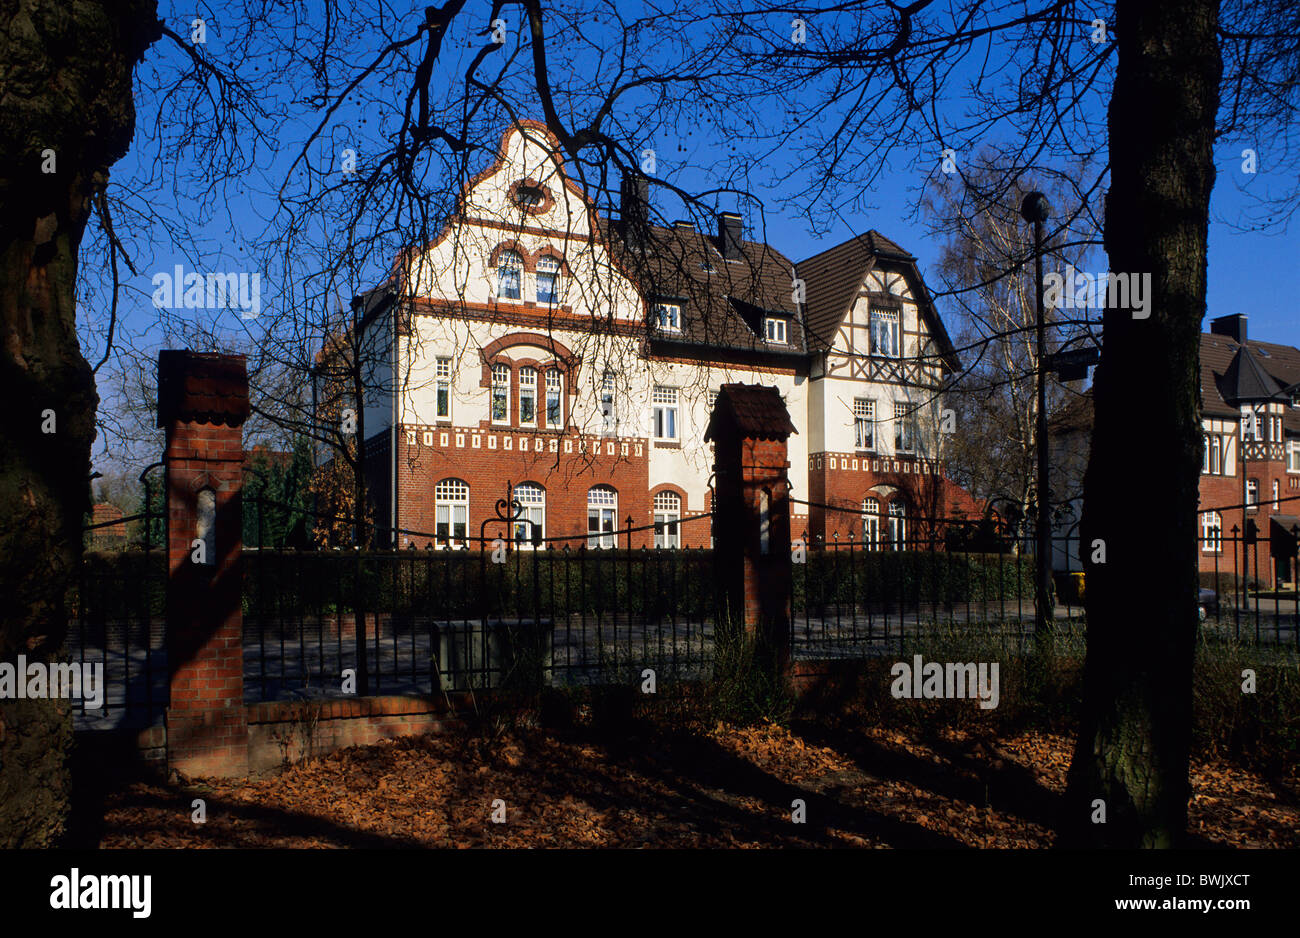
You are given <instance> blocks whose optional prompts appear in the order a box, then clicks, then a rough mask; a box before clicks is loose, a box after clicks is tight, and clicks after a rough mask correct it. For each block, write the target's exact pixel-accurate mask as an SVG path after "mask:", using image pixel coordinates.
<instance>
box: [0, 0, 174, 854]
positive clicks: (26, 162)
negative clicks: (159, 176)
mask: <svg viewBox="0 0 1300 938" xmlns="http://www.w3.org/2000/svg"><path fill="white" fill-rule="evenodd" d="M0 35H3V36H4V45H3V47H2V49H0V60H2V61H3V70H2V71H0V76H2V77H0V153H2V154H3V156H2V157H0V204H3V205H4V209H5V210H4V212H3V213H0V400H3V401H4V402H5V407H6V410H7V412H6V414H5V417H4V419H3V420H0V583H2V584H3V585H4V588H3V590H0V660H3V661H8V662H13V661H14V660H15V659H16V657H17V656H18V655H19V654H25V655H26V656H27V659H28V660H29V661H31V660H38V661H48V660H50V659H51V658H54V657H57V656H58V655H60V654H62V653H63V652H64V638H65V634H66V629H67V621H66V617H67V609H66V606H65V600H64V597H65V593H66V590H67V587H68V584H69V582H70V578H71V576H72V575H73V573H74V571H75V569H76V564H77V562H78V560H79V558H80V555H81V525H82V520H83V515H84V514H85V512H86V510H87V507H88V502H89V485H90V479H89V477H90V445H91V443H92V441H93V440H94V434H95V426H94V423H95V406H96V404H97V403H98V398H97V396H96V394H95V386H94V379H93V376H92V375H91V373H90V368H89V366H88V365H87V364H86V361H85V359H84V358H83V356H82V354H81V349H80V346H79V343H78V341H77V331H76V307H75V296H76V280H77V251H78V248H79V246H80V243H81V237H82V234H83V233H84V232H85V228H86V221H87V218H88V217H89V215H90V211H91V205H92V199H93V198H94V196H95V194H96V193H97V192H98V191H99V190H101V189H102V188H103V186H104V184H105V183H106V181H107V173H108V167H109V166H111V165H112V164H113V163H114V162H116V161H117V160H118V159H120V158H121V156H122V155H123V154H124V153H125V152H126V150H127V147H128V145H129V144H130V141H131V136H132V134H133V132H134V128H135V110H134V107H133V104H132V97H131V91H132V88H131V73H132V69H133V68H134V66H135V63H136V61H137V60H138V59H139V57H140V55H141V54H142V53H143V51H144V50H145V49H146V48H147V47H148V46H149V44H150V43H152V42H153V41H154V40H155V39H156V38H157V37H158V35H159V31H158V25H157V16H156V8H155V4H154V3H153V2H152V0H136V2H120V3H111V2H104V3H103V4H98V3H78V4H68V3H66V2H65V0H0ZM47 151H52V158H53V160H54V164H53V168H54V172H44V171H43V169H44V168H48V167H49V159H50V153H48V152H47ZM49 431H52V432H49ZM71 739H72V724H71V708H70V706H69V704H68V702H67V701H42V700H3V701H0V847H15V846H19V847H21V846H44V845H49V844H52V843H55V842H56V841H57V840H58V838H59V836H60V834H61V832H62V830H63V827H64V822H65V818H66V814H67V807H68V788H69V785H68V778H67V767H66V757H67V752H68V750H69V748H70V744H71Z"/></svg>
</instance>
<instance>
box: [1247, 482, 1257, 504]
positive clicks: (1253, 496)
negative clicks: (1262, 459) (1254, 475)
mask: <svg viewBox="0 0 1300 938" xmlns="http://www.w3.org/2000/svg"><path fill="white" fill-rule="evenodd" d="M1246 510H1247V511H1258V510H1259V479H1247V480H1246Z"/></svg>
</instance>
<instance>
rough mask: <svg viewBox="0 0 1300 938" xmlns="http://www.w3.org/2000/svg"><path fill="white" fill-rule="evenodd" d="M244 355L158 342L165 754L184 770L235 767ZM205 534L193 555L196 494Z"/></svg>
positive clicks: (239, 725) (243, 750) (244, 738)
mask: <svg viewBox="0 0 1300 938" xmlns="http://www.w3.org/2000/svg"><path fill="white" fill-rule="evenodd" d="M248 413H249V408H248V379H247V377H246V375H245V371H244V357H243V356H242V355H240V356H225V355H211V354H199V353H194V352H176V351H165V352H162V353H161V354H160V355H159V359H158V423H159V425H160V426H161V427H163V428H164V429H165V431H166V437H167V443H166V450H165V452H164V455H163V459H164V462H165V463H166V467H167V471H166V490H167V565H168V572H169V576H168V583H167V662H168V669H169V678H170V687H171V690H170V701H171V702H170V705H169V706H168V708H167V717H166V722H167V761H168V765H169V767H171V768H175V769H178V770H179V771H181V772H182V773H184V774H186V775H192V776H202V775H242V774H244V773H245V772H246V771H247V766H248V720H247V715H246V712H245V710H244V677H243V675H244V658H243V630H244V621H243V611H242V595H243V593H242V577H243V565H242V561H241V549H242V536H243V532H242V526H243V520H242V507H241V498H240V489H241V486H242V483H243V463H244V450H243V445H242V440H241V427H242V425H243V422H244V419H245V418H246V417H247V416H248ZM205 492H211V493H212V496H213V498H214V502H215V513H214V516H213V519H212V521H213V527H212V535H211V537H210V538H208V539H207V540H206V543H205V549H204V551H203V554H204V556H203V559H204V560H206V562H205V563H199V562H196V554H195V544H194V542H195V540H196V539H201V538H200V534H201V533H202V532H201V531H200V505H201V503H202V502H203V501H205V496H204V494H203V493H205Z"/></svg>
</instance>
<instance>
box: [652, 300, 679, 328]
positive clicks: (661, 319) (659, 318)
mask: <svg viewBox="0 0 1300 938" xmlns="http://www.w3.org/2000/svg"><path fill="white" fill-rule="evenodd" d="M651 315H652V321H653V322H654V324H655V325H656V326H657V327H658V328H659V329H660V330H661V331H663V332H681V331H682V308H681V307H680V306H679V305H677V304H676V303H656V304H655V305H654V308H653V309H652V310H651Z"/></svg>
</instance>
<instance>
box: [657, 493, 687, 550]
mask: <svg viewBox="0 0 1300 938" xmlns="http://www.w3.org/2000/svg"><path fill="white" fill-rule="evenodd" d="M654 516H655V547H668V548H672V547H681V546H682V539H681V534H680V531H679V528H680V525H679V524H678V522H679V521H681V520H682V497H681V496H680V495H678V494H677V493H676V492H659V493H657V494H656V495H655V500H654Z"/></svg>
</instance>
